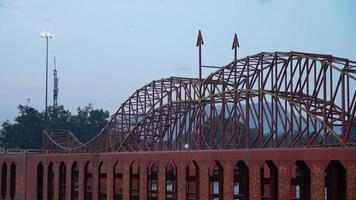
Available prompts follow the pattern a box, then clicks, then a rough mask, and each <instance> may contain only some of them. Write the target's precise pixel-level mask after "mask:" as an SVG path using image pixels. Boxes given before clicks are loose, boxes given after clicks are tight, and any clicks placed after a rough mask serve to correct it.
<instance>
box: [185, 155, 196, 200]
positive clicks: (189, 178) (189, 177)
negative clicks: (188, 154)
mask: <svg viewBox="0 0 356 200" xmlns="http://www.w3.org/2000/svg"><path fill="white" fill-rule="evenodd" d="M185 173H186V188H187V189H186V190H187V191H186V193H187V194H186V196H187V199H191V200H198V199H199V167H198V165H197V163H196V162H195V161H189V163H188V165H187V167H186V168H185Z"/></svg>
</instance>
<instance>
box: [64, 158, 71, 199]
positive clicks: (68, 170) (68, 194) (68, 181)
mask: <svg viewBox="0 0 356 200" xmlns="http://www.w3.org/2000/svg"><path fill="white" fill-rule="evenodd" d="M65 164H66V173H67V174H66V199H71V193H72V162H66V163H65Z"/></svg>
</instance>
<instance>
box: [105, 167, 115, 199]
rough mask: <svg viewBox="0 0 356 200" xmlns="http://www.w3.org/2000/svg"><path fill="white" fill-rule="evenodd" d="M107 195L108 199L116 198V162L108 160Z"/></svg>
mask: <svg viewBox="0 0 356 200" xmlns="http://www.w3.org/2000/svg"><path fill="white" fill-rule="evenodd" d="M105 164H106V182H107V183H106V186H107V189H106V197H107V199H108V200H111V199H114V163H112V162H106V163H105Z"/></svg>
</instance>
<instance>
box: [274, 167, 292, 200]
mask: <svg viewBox="0 0 356 200" xmlns="http://www.w3.org/2000/svg"><path fill="white" fill-rule="evenodd" d="M275 164H276V166H277V169H278V199H290V198H291V166H292V165H293V162H288V161H277V162H275Z"/></svg>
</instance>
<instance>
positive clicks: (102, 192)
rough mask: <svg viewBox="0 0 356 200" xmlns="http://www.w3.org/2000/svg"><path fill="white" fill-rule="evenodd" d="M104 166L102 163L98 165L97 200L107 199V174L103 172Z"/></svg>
mask: <svg viewBox="0 0 356 200" xmlns="http://www.w3.org/2000/svg"><path fill="white" fill-rule="evenodd" d="M103 168H104V164H103V162H101V163H100V165H99V200H106V198H107V195H106V194H107V190H106V189H107V188H106V187H107V184H106V183H107V181H106V178H107V174H106V173H105V170H103Z"/></svg>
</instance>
